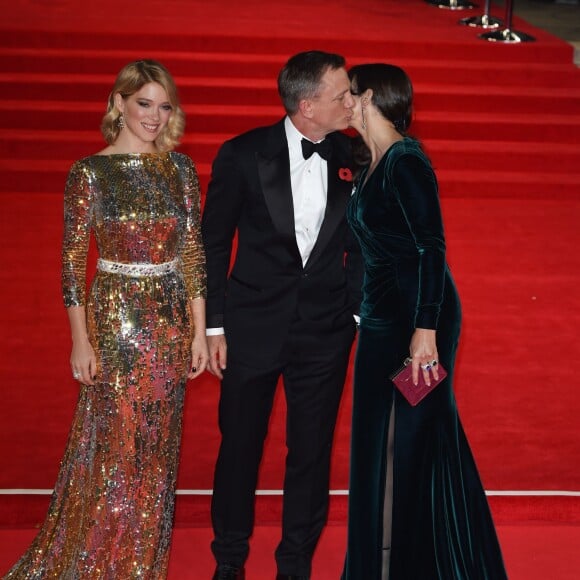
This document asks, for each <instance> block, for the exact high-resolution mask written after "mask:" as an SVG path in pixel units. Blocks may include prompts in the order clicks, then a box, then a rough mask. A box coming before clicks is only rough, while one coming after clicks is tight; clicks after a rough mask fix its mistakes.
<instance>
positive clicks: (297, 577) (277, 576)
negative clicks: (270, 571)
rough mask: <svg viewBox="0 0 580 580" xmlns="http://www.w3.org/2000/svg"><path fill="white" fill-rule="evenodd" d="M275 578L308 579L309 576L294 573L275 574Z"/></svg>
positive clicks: (286, 579) (280, 579)
mask: <svg viewBox="0 0 580 580" xmlns="http://www.w3.org/2000/svg"><path fill="white" fill-rule="evenodd" d="M276 580H310V576H296V575H295V574H276Z"/></svg>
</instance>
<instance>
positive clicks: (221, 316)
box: [202, 121, 362, 362]
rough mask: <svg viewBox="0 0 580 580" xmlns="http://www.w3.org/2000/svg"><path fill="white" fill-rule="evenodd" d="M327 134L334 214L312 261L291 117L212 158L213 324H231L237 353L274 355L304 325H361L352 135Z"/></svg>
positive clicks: (328, 328) (208, 225)
mask: <svg viewBox="0 0 580 580" xmlns="http://www.w3.org/2000/svg"><path fill="white" fill-rule="evenodd" d="M327 138H328V139H332V141H333V146H334V149H333V155H332V158H331V159H330V160H329V161H328V164H327V165H328V192H327V206H326V212H325V216H324V220H323V223H322V226H321V229H320V233H319V235H318V239H317V241H316V244H315V246H314V248H313V250H312V253H311V255H310V257H309V259H308V262H307V263H306V265H305V266H304V267H303V266H302V259H301V257H300V252H299V250H298V245H297V243H296V235H295V230H294V209H293V201H292V191H291V185H290V161H289V153H288V143H287V140H286V133H285V130H284V122H283V121H280V122H278V123H277V124H275V125H272V126H269V127H262V128H258V129H255V130H252V131H250V132H248V133H245V134H243V135H240V136H238V137H235V138H234V139H232V140H230V141H227V142H226V143H224V144H223V146H222V147H221V149H220V151H219V152H218V155H217V157H216V159H215V161H214V163H213V168H212V177H211V181H210V184H209V187H208V192H207V196H206V201H205V207H204V212H203V220H202V232H203V240H204V244H205V251H206V260H207V274H208V295H207V326H208V328H211V327H221V326H223V327H224V328H225V333H226V340H227V344H228V357H231V356H235V357H238V356H239V357H244V360H247V361H248V362H250V361H251V360H253V361H256V360H263V359H275V358H276V357H277V356H278V355H279V353H280V350H281V348H282V345H283V343H284V340H285V339H286V337H287V336H288V332H289V330H290V328H296V325H298V326H299V327H300V328H303V329H304V331H306V332H312V333H319V334H320V335H321V339H324V337H325V335H327V334H328V333H332V332H336V331H340V330H341V329H344V328H345V327H346V328H348V330H349V331H351V330H352V325H353V324H354V321H353V316H352V315H353V314H354V313H357V312H358V308H359V304H360V295H361V285H362V260H361V255H360V250H359V248H358V244H357V243H356V241H355V240H354V237H353V235H352V234H351V232H350V229H349V227H348V224H347V222H346V215H345V214H346V212H345V210H346V205H347V203H348V200H349V198H350V195H351V192H352V185H353V184H352V182H351V180H350V179H349V178H350V176H351V175H352V173H351V171H350V170H351V169H352V160H351V140H350V139H349V138H348V137H347V136H345V135H343V134H341V133H333V134H331V135H329V136H328V137H327ZM345 170H346V171H345ZM236 233H237V240H236ZM236 241H237V247H235V246H236ZM232 250H234V252H235V259H234V261H233V265H232V266H231V272H230V273H229V275H228V272H229V270H230V261H231V256H232Z"/></svg>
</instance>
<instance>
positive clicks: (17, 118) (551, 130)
mask: <svg viewBox="0 0 580 580" xmlns="http://www.w3.org/2000/svg"><path fill="white" fill-rule="evenodd" d="M184 108H185V112H186V114H187V120H188V125H187V131H188V132H201V133H232V134H237V133H240V132H243V131H247V130H249V129H252V128H254V127H257V126H261V125H267V124H269V123H273V122H275V121H277V120H279V119H281V118H282V116H283V114H284V111H283V109H282V107H281V106H261V107H260V106H241V105H207V104H204V105H189V106H187V105H186V106H185V107H184ZM556 111H557V108H556ZM103 114H104V105H103V103H96V102H68V101H26V100H22V101H18V100H13V101H0V129H12V130H20V129H30V128H42V129H47V130H78V129H81V130H85V129H88V128H97V127H99V126H100V123H101V119H102V116H103ZM579 131H580V115H566V114H559V113H558V112H555V113H553V114H544V115H538V116H531V115H529V114H522V113H510V114H507V113H500V112H498V113H491V112H489V113H479V114H473V113H463V112H454V113H449V112H445V111H443V112H441V111H426V110H425V111H422V112H421V113H420V114H419V113H417V117H416V120H415V121H414V123H413V126H412V133H414V134H417V135H418V136H420V137H421V138H422V139H445V140H452V139H462V140H468V141H469V140H476V141H480V140H488V139H493V138H497V139H502V140H506V141H520V140H522V141H534V142H537V141H545V142H550V141H553V142H559V143H573V144H577V143H578V135H579V134H580V133H579Z"/></svg>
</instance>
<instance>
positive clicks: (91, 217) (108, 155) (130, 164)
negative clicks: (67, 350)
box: [7, 60, 208, 580]
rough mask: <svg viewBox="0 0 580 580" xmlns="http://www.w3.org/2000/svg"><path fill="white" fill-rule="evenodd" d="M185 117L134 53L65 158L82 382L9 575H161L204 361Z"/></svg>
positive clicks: (72, 315) (67, 250)
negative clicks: (184, 439) (93, 255)
mask: <svg viewBox="0 0 580 580" xmlns="http://www.w3.org/2000/svg"><path fill="white" fill-rule="evenodd" d="M183 127H184V115H183V112H182V110H181V108H180V107H179V101H178V98H177V90H176V87H175V84H174V82H173V79H172V78H171V76H170V74H169V72H168V71H167V70H166V69H165V68H164V67H163V66H162V65H161V64H159V63H157V62H155V61H151V60H142V61H137V62H133V63H130V64H128V65H127V66H125V67H124V68H123V69H122V70H121V72H120V73H119V75H118V77H117V80H116V82H115V85H114V86H113V90H112V91H111V95H110V98H109V102H108V109H107V113H106V115H105V116H104V118H103V122H102V127H101V128H102V132H103V136H104V138H105V140H106V142H107V143H108V145H107V147H106V148H105V149H103V150H102V151H100V152H99V153H97V154H96V155H92V156H90V157H87V158H85V159H81V160H80V161H77V162H75V163H74V164H73V166H72V168H71V170H70V173H69V176H68V180H67V184H66V189H65V200H64V218H65V226H64V237H63V249H62V261H63V269H62V288H63V296H64V303H65V306H66V308H67V311H68V316H69V320H70V326H71V336H72V354H71V358H70V363H71V373H72V376H73V377H74V378H75V379H76V380H78V381H79V385H80V395H79V401H78V406H77V409H76V413H75V416H74V419H73V424H72V428H71V432H70V435H69V440H68V444H67V448H66V451H65V455H64V459H63V461H62V464H61V469H60V473H59V476H58V480H57V482H56V485H55V491H54V494H53V497H52V501H51V505H50V508H49V511H48V515H47V518H46V521H45V522H44V525H43V527H42V529H41V531H40V533H39V534H38V536H37V537H36V539H35V540H34V542H33V544H32V546H31V547H30V548H29V550H28V551H27V552H26V553H25V554H24V555H23V556H22V558H21V559H20V561H19V562H18V563H17V564H16V565H15V566H14V568H13V569H12V570H11V571H10V572H9V573H8V575H7V578H10V579H15V578H36V579H38V578H91V579H97V578H110V579H113V578H115V579H121V578H123V579H128V578H148V579H151V580H159V579H161V578H165V576H166V572H167V564H168V559H169V544H170V540H171V529H172V519H173V506H174V491H175V479H176V474H177V465H178V456H179V445H180V438H181V420H182V410H183V400H184V393H185V386H186V381H187V379H188V378H189V379H194V378H196V377H198V376H199V375H200V374H201V373H202V372H203V371H204V369H205V367H206V365H207V362H208V351H207V345H206V339H205V291H206V290H205V256H204V250H203V246H202V242H201V237H200V229H199V228H200V222H199V214H200V194H199V185H198V179H197V174H196V170H195V167H194V165H193V163H192V161H191V160H190V159H189V158H188V157H187V156H185V155H183V154H179V153H175V152H172V151H171V150H172V149H173V147H174V146H175V145H176V144H177V142H178V140H179V138H180V137H181V135H182V133H183ZM91 232H92V233H93V234H94V236H95V238H96V242H97V247H98V252H99V259H98V263H97V272H96V275H95V277H94V279H93V281H92V285H91V287H90V290H89V292H88V293H87V292H86V290H85V276H86V260H87V250H88V245H89V237H90V235H91Z"/></svg>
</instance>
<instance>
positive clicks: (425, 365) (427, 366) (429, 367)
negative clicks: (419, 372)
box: [421, 363, 431, 371]
mask: <svg viewBox="0 0 580 580" xmlns="http://www.w3.org/2000/svg"><path fill="white" fill-rule="evenodd" d="M421 368H422V369H423V370H424V371H429V370H431V363H427V364H424V365H421Z"/></svg>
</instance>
